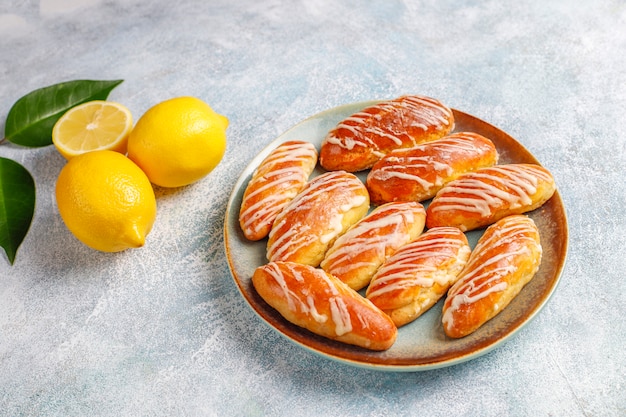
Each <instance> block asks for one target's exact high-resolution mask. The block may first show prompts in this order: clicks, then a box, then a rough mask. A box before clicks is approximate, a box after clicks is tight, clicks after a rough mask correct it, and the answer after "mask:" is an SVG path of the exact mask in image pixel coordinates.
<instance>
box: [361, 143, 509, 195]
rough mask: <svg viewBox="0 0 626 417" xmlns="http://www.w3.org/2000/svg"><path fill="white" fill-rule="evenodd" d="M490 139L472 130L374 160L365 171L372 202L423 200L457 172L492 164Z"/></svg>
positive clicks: (495, 155)
mask: <svg viewBox="0 0 626 417" xmlns="http://www.w3.org/2000/svg"><path fill="white" fill-rule="evenodd" d="M497 162H498V152H497V151H496V147H495V146H494V144H493V142H491V141H490V140H489V139H487V138H485V137H484V136H481V135H479V134H477V133H472V132H460V133H454V134H451V135H449V136H446V137H444V138H442V139H439V140H435V141H433V142H428V143H424V144H422V145H418V146H415V147H413V148H408V149H397V150H394V151H391V152H390V153H388V154H387V155H385V156H384V157H383V158H382V159H381V160H380V161H378V162H376V163H375V164H374V166H373V167H372V170H371V171H370V172H369V174H368V175H367V183H366V185H367V189H368V190H369V192H370V199H371V201H372V203H374V204H383V203H387V202H390V201H425V200H429V199H431V198H433V197H434V196H435V194H436V193H437V191H439V190H440V189H441V188H442V187H443V186H444V185H445V184H447V183H449V182H450V181H452V180H453V179H455V178H456V177H458V176H459V175H461V174H463V173H466V172H470V171H475V170H477V169H479V168H483V167H488V166H492V165H495V164H496V163H497Z"/></svg>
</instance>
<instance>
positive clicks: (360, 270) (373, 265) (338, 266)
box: [321, 202, 426, 291]
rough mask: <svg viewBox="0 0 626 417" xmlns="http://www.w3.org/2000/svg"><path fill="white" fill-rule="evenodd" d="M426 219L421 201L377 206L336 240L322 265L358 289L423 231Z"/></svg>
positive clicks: (330, 272)
mask: <svg viewBox="0 0 626 417" xmlns="http://www.w3.org/2000/svg"><path fill="white" fill-rule="evenodd" d="M425 219H426V211H425V210H424V206H422V205H421V204H420V203H416V202H398V203H388V204H385V205H382V206H379V207H377V208H376V209H374V210H373V211H372V212H371V213H370V214H368V215H367V216H366V217H364V218H363V219H361V220H360V221H359V222H358V223H356V224H355V225H353V226H352V227H351V228H350V229H348V231H347V232H346V233H345V234H343V235H341V236H340V237H339V238H338V239H337V240H336V241H335V243H334V244H333V246H332V247H331V248H330V249H329V250H328V252H327V253H326V257H325V258H324V260H323V261H322V263H321V267H322V269H324V270H325V271H326V272H328V273H329V274H332V275H333V276H335V277H336V278H339V279H340V280H341V281H343V282H344V283H346V284H348V286H349V287H350V288H352V289H354V290H357V291H358V290H360V289H361V288H364V287H366V286H367V285H368V284H369V282H370V280H371V279H372V275H374V272H376V270H377V269H378V267H379V266H380V265H381V264H382V263H383V262H384V261H385V259H386V258H387V257H388V256H390V255H391V254H393V253H394V252H395V251H396V250H397V249H398V248H400V246H402V245H405V244H407V243H409V242H411V241H412V240H414V239H415V238H416V237H418V236H419V235H420V234H421V233H422V231H423V230H424V221H425Z"/></svg>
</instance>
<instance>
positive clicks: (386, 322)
mask: <svg viewBox="0 0 626 417" xmlns="http://www.w3.org/2000/svg"><path fill="white" fill-rule="evenodd" d="M252 284H253V286H254V288H255V289H256V291H257V293H258V294H259V295H260V296H261V298H263V300H265V302H267V303H268V304H269V305H270V306H271V307H273V308H274V309H276V310H277V311H278V312H279V313H280V314H281V316H283V317H284V318H285V319H286V320H288V321H289V322H291V323H293V324H295V325H296V326H299V327H302V328H304V329H307V330H309V331H311V332H313V333H315V334H317V335H320V336H323V337H326V338H328V339H332V340H336V341H339V342H342V343H347V344H351V345H356V346H360V347H362V348H365V349H370V350H376V351H382V350H386V349H389V348H390V347H391V346H392V345H393V343H394V342H395V340H396V337H397V333H398V329H397V328H396V326H395V325H394V324H393V322H392V321H391V319H390V318H389V317H388V316H387V315H386V314H385V313H383V312H382V311H380V309H378V308H377V307H376V306H374V305H373V304H372V303H371V302H370V301H368V300H367V299H365V298H364V297H362V296H361V295H360V294H359V293H358V292H356V291H354V290H353V289H351V288H350V287H348V286H347V285H345V284H344V283H343V282H341V281H339V280H338V279H337V278H335V277H333V276H332V275H330V274H328V273H326V272H325V271H323V270H322V269H319V268H314V267H311V266H309V265H303V264H298V263H293V262H270V263H268V264H266V265H262V266H259V267H258V268H257V269H256V270H255V272H254V275H253V276H252Z"/></svg>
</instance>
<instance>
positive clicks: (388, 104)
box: [325, 96, 452, 156]
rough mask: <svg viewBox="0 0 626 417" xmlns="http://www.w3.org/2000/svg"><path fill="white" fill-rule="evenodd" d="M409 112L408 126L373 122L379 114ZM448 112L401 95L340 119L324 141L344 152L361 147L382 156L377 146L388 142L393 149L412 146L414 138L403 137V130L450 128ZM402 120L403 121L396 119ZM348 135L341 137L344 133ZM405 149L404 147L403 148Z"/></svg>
mask: <svg viewBox="0 0 626 417" xmlns="http://www.w3.org/2000/svg"><path fill="white" fill-rule="evenodd" d="M394 112H401V113H411V114H412V117H411V118H406V120H410V123H408V124H404V125H400V126H394V127H390V126H388V125H384V124H381V123H376V121H377V120H378V119H380V114H381V113H394ZM451 117H452V110H450V109H449V108H448V107H446V106H444V105H443V104H441V103H440V102H438V101H437V100H434V99H432V98H429V97H421V96H404V97H400V98H398V99H395V100H389V101H385V102H382V103H379V104H377V105H375V106H372V107H370V108H368V109H365V110H364V111H361V112H357V113H355V114H353V115H351V116H350V117H347V118H345V119H344V120H342V121H341V122H340V123H339V124H337V126H336V127H335V128H334V129H333V130H332V131H331V132H330V133H329V134H328V136H327V137H326V139H325V140H326V141H327V142H328V143H330V144H334V145H338V146H340V147H342V148H344V149H347V150H352V149H354V147H356V146H360V147H365V148H368V149H370V150H371V151H372V152H374V153H377V154H378V155H379V156H382V155H383V154H384V153H380V147H379V144H380V143H381V142H382V143H385V142H389V141H390V142H392V143H394V144H395V145H396V146H401V145H403V144H406V143H413V144H416V140H415V138H413V137H411V136H409V135H407V129H415V128H417V129H419V130H422V131H424V132H425V131H427V130H428V129H430V128H432V127H434V128H435V129H436V130H443V129H444V128H446V127H448V126H449V125H450V120H451ZM400 120H405V118H400ZM346 131H347V132H348V134H345V132H346ZM404 146H406V145H404Z"/></svg>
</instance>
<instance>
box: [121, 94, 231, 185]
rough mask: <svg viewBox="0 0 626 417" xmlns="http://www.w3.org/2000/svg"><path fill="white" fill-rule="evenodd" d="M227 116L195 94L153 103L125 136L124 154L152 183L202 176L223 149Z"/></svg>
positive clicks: (189, 180)
mask: <svg viewBox="0 0 626 417" xmlns="http://www.w3.org/2000/svg"><path fill="white" fill-rule="evenodd" d="M227 127H228V119H227V118H226V117H225V116H222V115H220V114H218V113H216V112H215V111H214V110H213V109H212V108H211V107H210V106H209V105H208V104H206V103H205V102H203V101H202V100H200V99H198V98H195V97H176V98H172V99H170V100H166V101H163V102H161V103H158V104H156V105H155V106H153V107H151V108H150V109H148V111H146V112H145V113H144V114H143V116H141V118H140V119H139V120H138V121H137V124H136V125H135V127H134V128H133V130H132V131H131V133H130V136H129V138H128V157H129V158H130V159H131V160H133V161H134V162H135V163H136V164H137V165H138V166H139V167H140V168H141V169H142V170H143V171H144V172H145V173H146V175H147V176H148V178H149V179H150V181H151V182H152V183H153V184H156V185H159V186H162V187H180V186H183V185H188V184H192V183H194V182H196V181H198V180H200V179H201V178H204V177H205V176H206V175H207V174H208V173H209V172H211V171H212V170H213V169H214V168H215V167H216V166H217V164H219V162H220V161H221V159H222V157H223V156H224V152H225V151H226V128H227Z"/></svg>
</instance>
